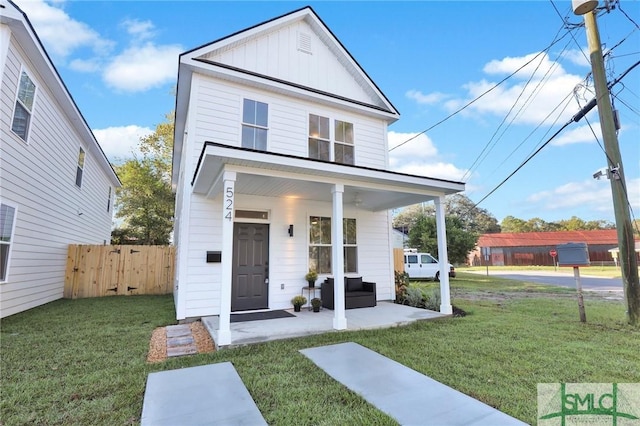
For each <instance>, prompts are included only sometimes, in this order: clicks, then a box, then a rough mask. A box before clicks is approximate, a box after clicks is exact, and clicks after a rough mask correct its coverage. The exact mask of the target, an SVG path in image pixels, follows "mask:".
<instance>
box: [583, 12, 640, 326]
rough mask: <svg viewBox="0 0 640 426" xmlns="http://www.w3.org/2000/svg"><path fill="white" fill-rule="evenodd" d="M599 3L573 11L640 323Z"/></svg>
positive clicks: (632, 315) (630, 303) (627, 286)
mask: <svg viewBox="0 0 640 426" xmlns="http://www.w3.org/2000/svg"><path fill="white" fill-rule="evenodd" d="M597 5H598V2H597V1H594V0H586V1H585V0H573V10H574V13H575V14H576V15H583V17H584V24H585V29H586V31H587V41H588V43H589V56H590V59H591V69H592V72H593V82H594V86H595V89H596V102H597V104H598V116H599V118H600V128H601V130H602V138H603V139H604V148H605V153H606V155H607V169H608V176H609V179H610V182H611V193H612V195H613V211H614V214H615V219H616V230H617V233H618V246H619V248H620V270H621V272H622V284H623V286H624V293H625V298H626V301H627V315H628V320H629V323H630V324H633V325H637V324H638V323H639V322H640V284H639V283H638V260H637V257H636V252H635V242H634V239H633V228H632V226H631V217H630V215H629V202H628V198H627V194H626V187H627V186H626V181H625V177H624V168H623V167H622V157H621V155H620V147H619V146H618V135H617V133H616V126H615V122H614V118H613V109H612V107H611V97H610V96H611V95H610V93H609V88H608V86H607V77H606V74H605V69H604V58H603V56H602V47H601V43H600V34H599V32H598V24H597V22H596V10H595V8H596V6H597Z"/></svg>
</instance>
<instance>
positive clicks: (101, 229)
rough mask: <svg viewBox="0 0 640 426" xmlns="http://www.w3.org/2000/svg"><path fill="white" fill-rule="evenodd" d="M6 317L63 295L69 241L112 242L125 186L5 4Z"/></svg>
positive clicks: (1, 186)
mask: <svg viewBox="0 0 640 426" xmlns="http://www.w3.org/2000/svg"><path fill="white" fill-rule="evenodd" d="M0 75H1V76H2V86H1V87H0V99H1V102H0V136H1V138H2V139H1V141H0V316H1V317H6V316H8V315H12V314H15V313H17V312H21V311H24V310H27V309H29V308H33V307H35V306H38V305H42V304H44V303H47V302H50V301H52V300H56V299H60V298H62V293H63V288H64V278H65V265H66V261H67V247H68V245H69V244H109V242H110V239H111V236H110V235H111V220H112V217H113V197H114V194H115V189H116V188H117V187H119V186H120V181H119V180H118V177H117V176H116V174H115V172H114V171H113V169H112V168H111V165H110V164H109V162H108V161H107V158H106V157H105V155H104V153H103V152H102V150H101V149H100V146H99V145H98V143H97V141H96V139H95V137H94V136H93V134H92V132H91V130H90V129H89V126H88V125H87V123H86V121H85V120H84V118H83V117H82V115H81V114H80V111H79V110H78V108H77V106H76V104H75V103H74V101H73V99H72V97H71V95H70V94H69V92H68V91H67V89H66V87H65V85H64V83H63V82H62V79H61V78H60V75H59V74H58V72H57V71H56V69H55V67H54V66H53V64H52V62H51V59H50V58H49V56H48V55H47V53H46V51H45V49H44V47H43V46H42V43H40V40H39V39H38V36H37V35H36V33H35V31H34V29H33V27H32V25H31V23H30V22H29V20H28V18H27V16H26V15H25V14H24V13H23V12H22V11H21V10H20V9H19V8H18V7H17V6H16V5H15V4H14V3H12V2H11V1H8V0H0Z"/></svg>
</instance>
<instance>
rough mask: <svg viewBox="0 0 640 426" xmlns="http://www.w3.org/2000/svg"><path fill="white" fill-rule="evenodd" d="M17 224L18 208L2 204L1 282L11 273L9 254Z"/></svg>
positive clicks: (0, 216)
mask: <svg viewBox="0 0 640 426" xmlns="http://www.w3.org/2000/svg"><path fill="white" fill-rule="evenodd" d="M15 225H16V208H15V207H13V206H10V205H8V204H4V203H2V204H0V282H5V281H7V276H8V275H9V258H10V257H9V255H10V253H11V245H12V242H13V232H14V230H15Z"/></svg>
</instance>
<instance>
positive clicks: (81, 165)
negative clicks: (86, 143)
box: [76, 148, 84, 188]
mask: <svg viewBox="0 0 640 426" xmlns="http://www.w3.org/2000/svg"><path fill="white" fill-rule="evenodd" d="M83 169H84V149H82V148H80V152H78V168H77V169H76V186H77V187H78V188H82V172H83Z"/></svg>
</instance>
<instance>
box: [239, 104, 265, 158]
mask: <svg viewBox="0 0 640 426" xmlns="http://www.w3.org/2000/svg"><path fill="white" fill-rule="evenodd" d="M268 115H269V105H267V104H265V103H263V102H258V101H252V100H251V99H245V100H244V104H243V106H242V147H243V148H251V149H258V150H260V151H266V150H267V130H268V128H267V121H268Z"/></svg>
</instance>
